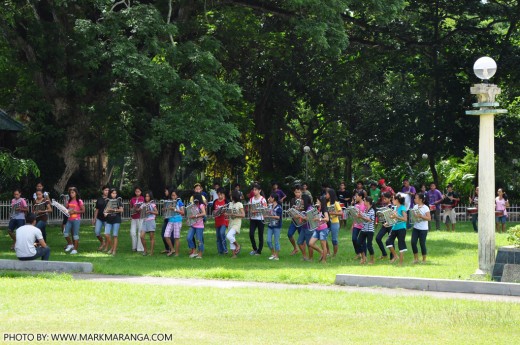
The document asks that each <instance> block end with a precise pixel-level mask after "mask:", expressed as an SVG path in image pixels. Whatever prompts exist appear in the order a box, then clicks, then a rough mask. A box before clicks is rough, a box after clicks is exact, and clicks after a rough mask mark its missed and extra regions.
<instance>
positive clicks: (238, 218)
mask: <svg viewBox="0 0 520 345" xmlns="http://www.w3.org/2000/svg"><path fill="white" fill-rule="evenodd" d="M242 197H243V195H242V194H241V193H240V191H239V190H237V189H235V190H233V191H232V192H231V200H232V202H230V203H229V206H228V208H229V209H230V210H236V211H235V212H234V213H233V214H230V215H229V216H228V217H229V225H228V229H229V230H228V233H227V235H226V238H227V239H228V241H229V248H230V249H231V250H232V251H233V256H232V257H231V258H232V259H236V258H237V255H238V253H240V244H238V242H237V240H236V234H239V233H240V227H241V226H242V218H244V217H245V216H246V215H245V212H244V205H242V202H240V200H241V198H242Z"/></svg>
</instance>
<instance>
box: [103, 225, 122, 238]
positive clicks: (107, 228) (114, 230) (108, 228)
mask: <svg viewBox="0 0 520 345" xmlns="http://www.w3.org/2000/svg"><path fill="white" fill-rule="evenodd" d="M120 226H121V223H115V224H109V223H106V224H105V235H109V236H110V232H111V231H112V236H114V237H117V235H118V234H119V227H120Z"/></svg>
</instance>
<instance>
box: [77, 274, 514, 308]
mask: <svg viewBox="0 0 520 345" xmlns="http://www.w3.org/2000/svg"><path fill="white" fill-rule="evenodd" d="M72 276H73V277H74V278H75V279H78V280H88V281H93V282H113V283H125V284H152V285H170V286H188V287H212V288H217V289H232V288H260V289H278V290H290V289H303V290H305V289H310V290H322V291H336V292H344V293H352V292H359V293H372V294H382V295H388V296H428V297H434V298H443V299H449V298H455V299H465V300H476V301H491V302H513V303H520V297H515V296H495V295H484V294H468V293H451V292H434V291H415V290H404V289H388V288H371V287H354V286H337V285H317V284H311V285H297V284H280V283H258V282H244V281H234V280H210V279H186V278H162V277H138V276H115V275H102V274H85V273H73V274H72Z"/></svg>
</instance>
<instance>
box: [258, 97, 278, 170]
mask: <svg viewBox="0 0 520 345" xmlns="http://www.w3.org/2000/svg"><path fill="white" fill-rule="evenodd" d="M265 101H266V100H263V102H262V104H257V106H256V108H255V111H254V122H255V132H256V133H257V134H259V135H260V136H261V139H260V142H257V144H256V146H257V148H258V153H259V155H260V171H259V172H258V175H264V174H266V173H272V172H273V170H274V166H273V157H272V152H273V147H272V139H273V138H271V135H270V132H271V131H270V124H271V123H272V120H271V119H272V116H271V113H270V112H269V111H267V110H266V109H265V108H266V107H265V103H264V102H265Z"/></svg>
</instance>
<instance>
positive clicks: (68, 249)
mask: <svg viewBox="0 0 520 345" xmlns="http://www.w3.org/2000/svg"><path fill="white" fill-rule="evenodd" d="M73 248H74V246H73V245H72V244H69V245H68V246H67V248H65V251H66V252H70V251H71V250H72V249H73Z"/></svg>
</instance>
